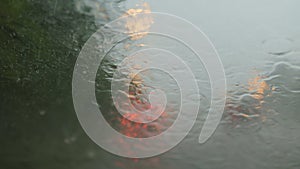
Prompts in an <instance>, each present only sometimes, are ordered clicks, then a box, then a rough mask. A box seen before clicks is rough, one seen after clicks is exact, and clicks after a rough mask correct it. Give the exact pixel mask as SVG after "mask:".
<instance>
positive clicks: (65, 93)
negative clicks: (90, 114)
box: [0, 0, 300, 169]
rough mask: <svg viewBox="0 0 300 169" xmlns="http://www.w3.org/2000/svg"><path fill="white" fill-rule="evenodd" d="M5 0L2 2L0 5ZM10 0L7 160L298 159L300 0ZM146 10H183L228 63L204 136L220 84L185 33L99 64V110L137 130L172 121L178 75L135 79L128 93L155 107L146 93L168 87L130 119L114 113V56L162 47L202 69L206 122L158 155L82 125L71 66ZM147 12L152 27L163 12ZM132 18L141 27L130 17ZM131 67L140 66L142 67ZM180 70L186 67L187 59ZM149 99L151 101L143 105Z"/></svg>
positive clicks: (6, 18)
mask: <svg viewBox="0 0 300 169" xmlns="http://www.w3.org/2000/svg"><path fill="white" fill-rule="evenodd" d="M1 6H2V2H0V9H1ZM3 6H4V7H3V10H2V9H1V10H0V14H1V18H0V26H1V27H0V39H1V48H0V53H1V61H0V65H1V68H0V71H1V72H0V84H1V87H0V90H1V98H2V99H1V103H0V132H1V137H0V145H1V149H0V155H1V160H0V165H1V166H2V167H3V168H12V169H13V168H51V169H52V168H95V169H96V168H100V169H102V168H103V169H104V168H112V169H114V168H115V169H119V168H122V169H135V168H136V169H138V168H145V169H148V168H161V169H169V168H170V169H177V168H178V169H181V168H189V169H194V168H197V169H198V168H205V169H207V168H212V169H214V168H223V169H235V168H245V169H252V168H265V169H274V168H275V169H277V168H278V169H281V168H289V169H298V168H299V167H300V162H299V161H300V143H299V140H300V115H299V109H300V105H299V103H300V47H299V46H300V45H299V44H300V32H299V30H300V20H299V19H298V18H299V17H298V16H299V10H298V6H300V2H298V1H296V0H286V1H281V2H279V1H271V0H265V1H253V0H252V1H240V2H237V1H232V0H229V1H222V2H213V1H209V0H190V1H188V2H187V1H180V0H164V1H150V0H149V1H146V2H145V1H140V0H132V1H129V0H124V1H113V0H74V1H72V2H62V1H55V0H53V1H51V0H48V1H41V0H40V1H30V0H28V1H22V2H15V1H9V0H5V2H3ZM149 11H152V12H166V13H170V14H174V15H177V16H180V17H183V18H185V19H187V20H188V21H190V22H192V23H193V24H195V25H196V26H198V27H199V28H200V29H201V30H202V31H203V32H204V33H205V34H206V35H207V36H208V37H209V38H210V40H211V41H212V43H213V44H214V45H215V47H216V49H217V51H218V52H219V55H220V58H221V60H222V62H223V64H224V68H225V73H226V78H227V85H228V86H227V87H228V92H227V100H226V107H225V112H224V115H223V118H222V121H221V124H220V125H219V127H218V129H217V130H216V132H215V134H214V135H213V136H212V138H211V139H210V140H209V141H208V142H206V143H205V144H201V145H200V144H198V136H199V132H200V130H201V127H202V125H203V122H204V120H205V118H206V115H207V112H208V108H209V99H210V94H211V92H210V84H209V78H208V75H207V72H206V70H205V67H204V66H203V64H202V63H201V61H200V60H197V59H195V56H194V54H193V53H192V52H191V51H190V50H187V49H186V48H184V47H183V45H182V44H180V42H179V41H176V40H174V39H170V38H167V37H161V36H157V35H154V34H151V33H149V34H141V35H139V36H132V37H130V38H127V39H125V40H124V41H122V42H120V43H118V44H115V46H114V48H113V49H112V50H110V51H109V53H107V55H106V57H105V59H104V61H103V63H102V64H101V67H100V68H99V70H98V73H97V78H96V84H95V85H96V91H95V92H96V95H97V101H98V103H99V104H100V103H101V104H100V107H99V108H100V109H101V110H102V112H105V114H104V116H105V118H106V119H107V121H109V123H110V125H111V126H112V127H113V128H115V129H116V130H118V131H119V132H121V133H123V134H125V135H127V136H130V137H150V136H153V135H157V134H159V133H160V132H163V131H164V130H166V129H167V128H168V127H169V126H170V125H172V122H173V121H174V120H175V119H176V116H177V114H178V109H179V102H180V101H181V100H180V99H178V98H180V91H179V89H178V84H177V83H176V81H175V80H174V79H172V78H171V77H170V76H168V74H166V73H163V72H160V71H153V70H148V71H143V72H142V73H141V74H140V75H139V76H138V77H132V78H133V79H134V80H133V81H132V82H131V83H130V86H129V87H131V89H132V93H130V95H129V96H128V97H130V98H131V100H132V103H133V104H135V105H136V106H137V108H138V109H141V110H144V109H148V107H147V103H148V102H149V100H148V98H147V97H146V96H145V95H148V94H149V91H151V89H152V88H153V86H161V88H162V89H163V90H164V91H167V92H166V93H168V95H167V98H168V105H167V107H166V111H165V112H163V114H162V117H161V118H159V119H157V120H156V121H153V122H152V123H151V124H148V125H141V124H135V123H131V122H130V121H128V120H126V119H124V118H123V117H122V116H120V115H118V114H117V112H116V109H115V107H114V106H113V102H112V99H111V95H110V92H109V90H110V87H111V86H110V82H111V80H112V76H113V74H114V71H115V70H116V68H117V65H118V64H119V63H121V62H122V60H123V59H124V58H125V57H127V56H128V55H130V53H132V52H134V51H138V50H142V49H145V48H156V47H157V48H162V49H165V50H169V51H172V52H173V53H175V54H176V55H178V56H181V57H182V58H184V59H185V61H186V63H187V64H188V65H189V67H190V68H191V70H192V71H193V72H194V73H195V76H196V79H197V83H198V85H199V86H200V93H201V103H200V114H199V117H198V120H197V122H196V124H195V126H194V128H193V129H192V131H191V133H190V134H189V135H188V136H187V137H186V139H184V140H183V142H181V143H180V144H179V145H178V146H177V147H175V148H174V149H172V150H171V151H169V152H167V153H164V154H162V155H160V156H157V157H153V158H148V159H126V158H121V157H117V156H114V155H112V154H110V153H108V152H106V151H104V150H102V149H101V148H100V147H98V146H97V145H96V144H95V143H93V142H92V140H90V139H89V137H88V136H87V135H86V134H85V132H84V131H83V130H82V128H81V126H80V124H79V122H78V120H77V117H76V114H75V112H74V108H73V103H72V97H71V78H72V71H73V67H74V64H75V61H76V57H77V56H78V54H79V51H80V49H81V47H82V46H83V44H84V43H85V41H86V40H87V39H88V38H89V36H90V35H92V34H93V33H94V32H95V31H96V30H97V29H98V28H99V27H101V26H103V25H104V24H106V23H108V22H109V21H112V20H114V19H116V18H119V17H122V16H126V15H128V14H132V13H135V12H146V13H147V12H149ZM141 22H144V23H142V24H141V25H140V26H142V29H145V28H147V26H149V25H148V24H150V25H151V22H155V20H151V18H147V19H145V20H142V21H141ZM127 26H128V28H131V27H132V25H131V24H130V21H129V22H128V23H127ZM174 29H175V28H174ZM108 34H109V32H108ZM111 36H112V37H113V36H114V34H113V33H112V32H111ZM99 40H101V39H99ZM102 43H110V41H103V42H102ZM166 64H168V63H166ZM134 69H141V67H139V65H135V66H134ZM174 70H176V71H178V72H180V71H182V70H181V69H178V67H174ZM86 71H88V68H86ZM191 97H193V96H191ZM183 101H184V100H183ZM141 102H142V103H143V105H146V106H144V107H143V106H141V104H140V103H141ZM132 118H134V117H132ZM141 129H142V130H141ZM145 149H151V147H145Z"/></svg>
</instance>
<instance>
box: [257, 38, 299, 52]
mask: <svg viewBox="0 0 300 169" xmlns="http://www.w3.org/2000/svg"><path fill="white" fill-rule="evenodd" d="M262 43H263V48H264V50H265V51H266V52H267V53H268V54H271V55H277V56H280V55H285V54H287V53H290V52H291V51H292V50H293V49H292V46H293V41H292V40H291V39H288V38H272V39H267V40H264V41H263V42H262Z"/></svg>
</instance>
